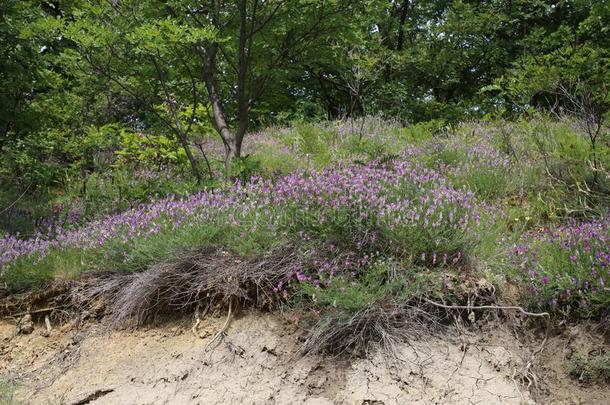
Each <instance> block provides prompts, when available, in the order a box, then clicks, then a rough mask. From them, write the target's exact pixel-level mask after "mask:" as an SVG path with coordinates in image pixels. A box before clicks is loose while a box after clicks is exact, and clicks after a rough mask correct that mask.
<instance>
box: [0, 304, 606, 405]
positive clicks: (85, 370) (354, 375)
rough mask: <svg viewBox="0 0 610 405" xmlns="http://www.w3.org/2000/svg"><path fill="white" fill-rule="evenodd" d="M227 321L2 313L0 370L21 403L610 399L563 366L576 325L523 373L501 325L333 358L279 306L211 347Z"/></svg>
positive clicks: (526, 352) (528, 348) (519, 347)
mask: <svg viewBox="0 0 610 405" xmlns="http://www.w3.org/2000/svg"><path fill="white" fill-rule="evenodd" d="M223 322H224V320H223V319H208V320H205V321H204V322H202V325H201V327H200V328H199V333H200V334H202V335H203V336H204V338H197V337H196V336H195V335H194V334H193V333H192V332H191V324H190V323H187V321H176V322H174V323H170V324H165V325H163V326H157V327H150V328H147V329H139V330H135V331H113V332H108V331H107V330H106V329H105V328H103V327H102V326H101V325H100V324H96V323H89V324H87V325H86V326H85V327H83V328H80V329H79V330H78V329H76V328H74V326H73V325H65V326H63V327H58V328H56V329H53V330H52V332H51V334H50V336H47V337H45V336H42V335H41V331H43V330H44V325H37V326H36V329H35V330H34V332H33V333H32V334H29V335H16V334H15V324H14V322H11V321H1V322H0V356H1V357H0V376H1V377H0V379H2V378H3V379H5V380H6V379H10V380H11V381H14V382H15V383H16V384H17V386H18V389H17V398H18V401H21V402H17V403H27V404H73V405H77V404H79V405H80V404H113V405H114V404H358V405H365V404H366V405H373V404H376V405H381V404H384V405H391V404H535V403H541V404H607V403H610V389H608V387H599V386H596V387H582V386H580V385H579V384H578V383H577V382H574V381H573V380H570V379H569V378H568V377H567V376H566V375H565V371H563V369H562V365H561V364H562V363H561V356H562V355H563V354H562V353H563V352H562V350H563V351H565V348H566V344H567V345H568V346H569V344H570V342H577V341H578V339H582V334H577V335H578V336H576V337H572V338H570V336H568V337H565V336H558V337H556V338H552V339H550V340H549V341H548V342H547V345H546V346H547V347H546V348H545V351H543V352H542V353H540V354H539V355H538V356H539V358H540V359H541V360H540V361H539V362H541V363H542V364H543V365H542V366H540V367H537V368H536V367H533V368H531V370H532V371H533V373H534V374H530V375H529V379H528V378H526V379H522V378H520V377H522V376H523V375H527V373H525V374H524V370H528V369H526V368H525V366H526V364H527V361H528V359H529V358H530V356H531V353H532V351H534V350H535V349H534V347H536V345H535V344H530V345H524V344H522V343H520V342H519V341H518V340H516V339H515V338H514V337H513V336H512V335H511V334H510V333H509V332H508V331H503V330H502V329H500V328H498V327H489V328H487V329H486V330H480V331H478V332H476V333H475V332H468V333H465V332H464V333H461V334H459V335H457V334H456V335H453V337H451V338H449V337H444V338H440V337H430V338H429V339H426V341H417V342H410V344H406V343H405V344H403V345H401V346H400V347H398V348H397V352H398V353H399V354H400V358H399V359H396V358H391V357H389V356H387V355H384V354H382V353H380V352H378V351H377V352H373V353H370V354H368V355H367V356H364V357H360V358H355V359H346V358H343V359H333V358H328V357H323V356H306V357H300V356H298V355H296V354H295V353H296V352H297V350H298V344H299V336H300V335H299V332H298V330H297V329H296V328H295V327H294V326H293V325H291V323H290V322H289V321H287V320H285V319H283V318H280V317H279V316H275V315H260V314H245V315H242V316H241V317H240V318H238V319H235V320H234V321H233V322H232V323H231V326H230V328H229V330H228V336H227V338H226V339H225V340H224V341H223V342H222V343H220V344H219V345H218V346H217V347H216V348H215V349H213V350H211V349H210V347H206V345H207V342H209V341H210V340H211V339H212V337H213V335H214V332H215V331H217V330H218V329H219V328H220V327H221V325H222V323H223ZM566 342H567V343H566ZM538 343H540V342H538ZM577 343H578V342H577ZM581 344H585V343H582V342H581ZM546 352H548V353H546ZM545 356H547V357H548V358H545ZM557 359H559V360H557ZM537 371H539V372H540V374H538V375H536V372H537ZM532 376H535V377H532ZM528 383H530V384H531V386H530V389H528V387H527V384H528Z"/></svg>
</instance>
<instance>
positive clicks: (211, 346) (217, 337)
mask: <svg viewBox="0 0 610 405" xmlns="http://www.w3.org/2000/svg"><path fill="white" fill-rule="evenodd" d="M232 308H233V303H232V302H229V312H228V313H227V319H226V320H225V323H224V325H223V326H222V328H221V329H220V330H219V331H218V332H216V335H214V337H213V338H212V340H210V341H209V342H208V343H207V344H206V345H205V351H206V352H207V351H208V350H213V349H214V348H216V347H217V346H218V345H219V344H220V343H221V342H222V340H223V339H224V338H225V337H226V335H227V329H229V324H230V322H231V310H232Z"/></svg>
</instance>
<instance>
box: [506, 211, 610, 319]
mask: <svg viewBox="0 0 610 405" xmlns="http://www.w3.org/2000/svg"><path fill="white" fill-rule="evenodd" d="M511 263H512V265H513V268H514V269H519V272H518V273H517V276H518V277H519V278H520V279H521V280H523V282H525V283H527V285H529V292H530V301H531V302H532V304H533V305H535V306H537V307H540V308H545V309H547V308H549V309H552V310H555V311H559V312H560V313H563V314H564V315H565V316H568V315H571V314H572V313H573V312H579V313H580V314H581V315H584V316H603V315H604V314H607V313H608V309H609V308H610V290H609V287H608V286H609V285H610V218H609V217H608V216H605V217H604V218H602V219H598V220H593V221H590V222H584V223H571V224H568V225H564V226H559V227H557V228H556V229H553V230H551V229H546V230H544V231H542V232H530V233H527V234H525V235H524V236H523V238H522V240H521V241H520V244H518V245H517V246H516V247H515V249H514V250H513V252H512V254H511Z"/></svg>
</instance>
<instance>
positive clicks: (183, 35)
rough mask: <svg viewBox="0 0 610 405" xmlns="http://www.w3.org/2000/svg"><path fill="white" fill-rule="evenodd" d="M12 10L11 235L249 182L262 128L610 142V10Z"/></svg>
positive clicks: (240, 5)
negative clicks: (229, 182) (356, 127)
mask: <svg viewBox="0 0 610 405" xmlns="http://www.w3.org/2000/svg"><path fill="white" fill-rule="evenodd" d="M0 14H1V15H2V20H1V22H0V48H1V49H2V54H3V55H5V57H3V58H2V61H1V62H0V156H1V161H0V182H1V184H2V187H1V189H2V191H1V192H0V202H1V206H2V207H3V211H2V227H3V228H4V229H6V230H8V231H10V232H17V231H20V232H32V230H33V228H34V226H35V225H41V221H42V219H43V218H45V217H49V216H50V215H57V214H58V213H63V214H66V215H67V214H68V213H67V211H69V210H70V209H71V207H70V206H71V205H74V201H75V200H77V199H78V200H79V203H78V204H79V205H80V206H82V207H84V209H81V211H84V217H85V218H92V217H93V216H95V215H96V214H97V213H100V212H102V213H108V212H112V211H113V210H114V211H116V210H121V209H125V208H128V207H130V206H133V205H136V204H138V203H140V202H143V201H146V200H148V199H149V198H150V196H151V195H154V196H157V197H163V196H166V195H168V194H172V193H173V194H176V193H186V192H189V191H194V190H196V189H200V187H201V185H202V184H204V183H210V182H212V183H213V182H214V181H216V179H218V178H219V177H222V176H221V174H222V173H224V175H227V174H229V175H230V174H236V173H237V174H238V175H239V174H241V173H242V172H243V170H244V169H247V167H246V166H247V164H246V163H244V159H247V154H246V153H244V152H243V150H242V149H243V146H242V144H243V141H244V139H245V138H247V136H246V133H248V132H252V131H255V130H257V129H258V128H261V127H265V126H268V125H273V124H282V125H284V124H287V123H291V122H295V121H300V122H303V121H309V120H318V119H321V118H327V119H328V118H330V119H336V118H346V117H358V116H363V115H371V114H374V115H381V116H385V117H393V118H395V119H398V120H400V122H401V123H402V124H407V123H411V124H412V123H417V122H428V121H430V120H436V121H433V122H435V123H437V124H438V125H440V126H442V124H443V123H453V122H458V121H462V120H464V119H468V118H480V117H483V116H486V115H490V114H492V115H501V116H506V117H513V118H514V117H515V116H516V115H518V114H523V113H527V114H530V113H531V109H532V108H542V109H546V110H548V111H550V112H551V113H552V114H557V115H564V114H570V115H574V116H577V117H578V118H579V120H580V122H582V123H583V126H584V127H585V128H586V131H587V133H588V135H589V138H590V142H591V143H592V144H593V145H594V147H595V148H602V147H605V145H607V141H605V140H604V139H602V138H603V131H601V129H600V128H601V127H602V126H603V123H604V119H605V117H606V113H607V111H608V105H609V103H610V96H609V91H610V90H609V89H610V88H609V86H608V75H609V73H608V72H610V68H609V65H608V58H609V53H608V52H609V42H608V35H607V34H608V27H609V26H610V24H609V20H610V5H609V4H608V2H607V1H586V0H574V1H572V0H570V1H565V0H556V1H529V0H528V1H514V0H511V1H506V0H488V1H464V0H454V1H428V0H426V1H412V0H396V1H395V0H392V1H389V0H385V1H384V0H366V1H351V0H325V1H309V0H282V1H272V2H263V1H260V0H243V1H238V2H224V1H210V2H195V1H190V0H172V1H159V0H146V1H131V0H123V1H112V2H93V1H87V0H62V1H42V2H38V1H31V0H27V1H22V0H7V1H4V2H2V5H0ZM437 124H433V125H437ZM600 132H601V134H600ZM211 139H212V140H220V141H221V142H222V152H223V153H222V155H220V156H218V155H216V156H213V157H211V156H208V155H209V154H210V151H209V150H208V148H207V146H208V143H209V141H210V140H211ZM596 153H597V151H596V150H595V149H594V150H593V151H592V156H589V157H590V158H591V162H592V164H594V165H595V167H596V169H597V170H600V169H602V167H601V166H600V165H599V163H600V162H598V158H597V155H596ZM245 156H246V157H245ZM231 160H233V162H231ZM153 173H155V174H153ZM158 173H161V174H162V175H161V177H168V176H169V177H170V178H171V177H173V176H177V177H180V178H182V180H181V181H180V182H179V183H180V186H176V183H178V182H171V181H170V182H168V181H165V180H164V179H159V180H157V179H156V177H157V176H159V174H158ZM597 173H598V172H597V171H594V172H593V176H594V177H595V179H593V180H594V181H593V182H589V183H590V184H587V186H590V187H592V188H596V187H597V186H598V185H597V184H591V183H597V182H598V181H599V176H598V175H597ZM210 178H212V180H210ZM108 184H111V185H112V186H108ZM597 188H599V187H597ZM117 190H120V191H118V192H117ZM99 198H101V199H102V200H105V202H104V203H99Z"/></svg>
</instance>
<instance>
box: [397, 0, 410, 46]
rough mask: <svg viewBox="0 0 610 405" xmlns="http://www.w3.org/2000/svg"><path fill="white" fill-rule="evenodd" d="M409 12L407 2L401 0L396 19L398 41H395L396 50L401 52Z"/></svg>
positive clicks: (406, 0) (407, 0)
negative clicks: (398, 14)
mask: <svg viewBox="0 0 610 405" xmlns="http://www.w3.org/2000/svg"><path fill="white" fill-rule="evenodd" d="M408 12H409V0H403V3H402V7H401V8H400V16H399V17H398V39H397V40H396V50H397V51H402V48H403V47H404V44H405V27H404V26H405V21H406V20H407V13H408Z"/></svg>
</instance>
